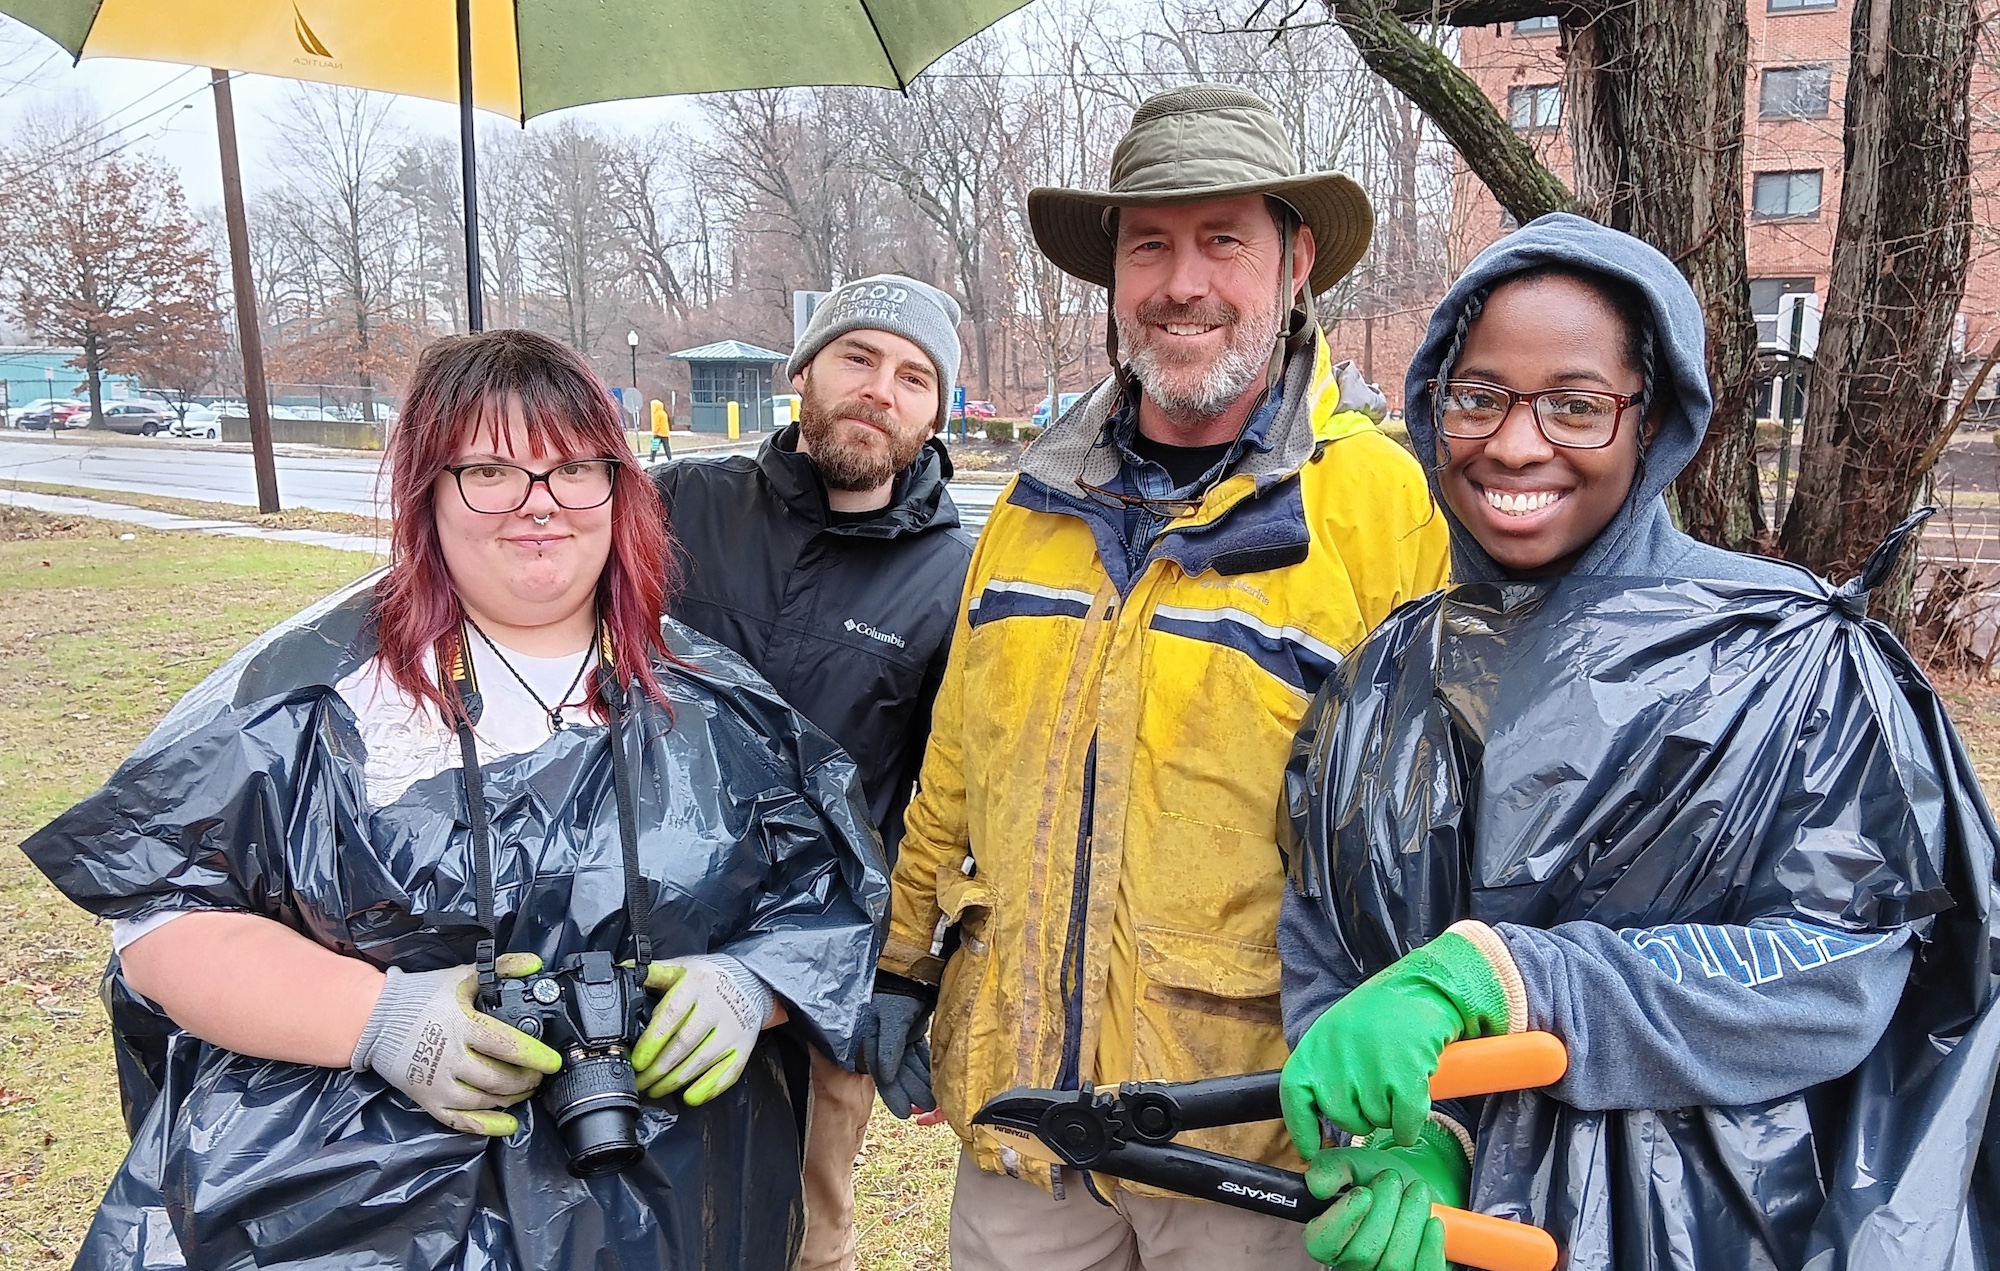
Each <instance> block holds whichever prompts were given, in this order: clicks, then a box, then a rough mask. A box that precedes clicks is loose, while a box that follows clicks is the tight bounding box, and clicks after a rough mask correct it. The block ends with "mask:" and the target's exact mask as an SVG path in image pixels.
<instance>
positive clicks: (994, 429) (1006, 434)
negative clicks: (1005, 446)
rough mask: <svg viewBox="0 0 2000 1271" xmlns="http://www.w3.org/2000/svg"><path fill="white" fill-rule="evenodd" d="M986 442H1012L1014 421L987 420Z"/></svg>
mask: <svg viewBox="0 0 2000 1271" xmlns="http://www.w3.org/2000/svg"><path fill="white" fill-rule="evenodd" d="M986 440H988V441H1012V440H1014V421H1013V420H1011V419H989V420H987V421H986Z"/></svg>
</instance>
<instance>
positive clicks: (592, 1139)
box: [543, 1050, 645, 1178]
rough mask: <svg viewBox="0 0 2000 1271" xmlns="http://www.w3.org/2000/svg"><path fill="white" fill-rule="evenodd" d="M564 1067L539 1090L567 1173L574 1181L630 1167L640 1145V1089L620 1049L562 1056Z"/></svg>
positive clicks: (628, 1062) (641, 1150) (635, 1159)
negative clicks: (559, 1138) (557, 1136)
mask: <svg viewBox="0 0 2000 1271" xmlns="http://www.w3.org/2000/svg"><path fill="white" fill-rule="evenodd" d="M563 1060H564V1062H563V1069H562V1071H561V1072H559V1073H557V1074H556V1075H555V1076H553V1077H551V1078H550V1079H549V1083H548V1085H546V1086H544V1087H543V1091H544V1094H543V1099H544V1101H545V1102H546V1103H547V1105H548V1109H549V1111H550V1113H551V1114H553V1115H554V1116H555V1119H556V1128H557V1129H558V1130H560V1131H561V1133H562V1141H563V1149H564V1150H565V1151H567V1152H568V1153H569V1172H570V1173H572V1174H574V1175H576V1177H578V1178H595V1177H597V1176H598V1175H600V1174H615V1173H617V1172H618V1171H619V1170H622V1169H624V1168H626V1167H627V1166H629V1165H631V1164H633V1163H634V1162H635V1161H637V1160H638V1159H639V1158H640V1157H641V1156H642V1155H644V1154H645V1149H643V1148H641V1147H640V1146H639V1136H638V1132H637V1131H638V1124H639V1087H638V1084H637V1082H636V1081H635V1080H634V1077H633V1073H632V1064H631V1061H630V1060H628V1059H627V1058H626V1057H625V1052H624V1051H623V1050H613V1051H610V1052H608V1053H607V1052H602V1051H600V1052H597V1053H591V1054H584V1055H578V1054H577V1053H575V1052H574V1051H572V1052H571V1053H570V1054H568V1055H565V1056H564V1057H563Z"/></svg>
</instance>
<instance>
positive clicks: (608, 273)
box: [527, 119, 625, 354]
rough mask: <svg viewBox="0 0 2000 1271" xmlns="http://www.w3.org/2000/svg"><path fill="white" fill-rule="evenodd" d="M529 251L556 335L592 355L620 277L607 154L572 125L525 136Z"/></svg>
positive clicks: (621, 262)
mask: <svg viewBox="0 0 2000 1271" xmlns="http://www.w3.org/2000/svg"><path fill="white" fill-rule="evenodd" d="M527 156H528V160H529V166H528V174H529V189H530V190H532V192H533V202H532V203H531V204H530V206H529V211H528V224H529V225H530V226H531V227H532V228H533V231H534V237H533V239H532V241H531V245H530V247H529V252H528V255H529V259H530V260H531V261H532V262H533V266H534V270H535V276H536V279H537V281H538V282H539V283H540V286H541V290H542V292H543V294H544V295H546V296H548V297H549V300H550V302H551V307H552V309H553V310H554V316H555V318H556V322H557V330H558V332H559V333H560V334H561V335H562V337H563V338H564V339H565V340H568V341H569V343H570V345H571V347H573V348H575V349H577V350H578V351H579V352H582V353H585V354H588V353H590V352H592V351H593V350H595V349H596V347H597V342H598V340H599V338H600V337H601V336H603V334H604V332H605V329H606V328H605V323H606V321H607V320H608V319H609V318H610V316H611V315H610V308H611V306H610V304H609V303H608V298H609V297H608V293H609V292H610V290H611V287H612V285H613V284H614V283H615V282H616V281H617V279H618V278H619V277H620V276H621V275H623V273H624V272H625V267H624V260H623V246H622V244H621V242H620V238H619V235H618V232H617V229H616V227H615V225H614V214H613V211H612V190H611V172H610V160H611V154H610V148H609V146H607V145H606V143H605V141H604V139H603V138H602V137H600V136H599V135H598V134H597V133H595V132H593V131H592V130H590V129H588V128H585V127H583V126H582V125H580V124H578V123H577V122H576V121H574V120H569V119H565V120H563V121H562V122H561V123H560V124H558V125H557V126H556V127H555V128H553V129H550V130H549V131H547V132H542V133H530V134H529V135H528V144H527Z"/></svg>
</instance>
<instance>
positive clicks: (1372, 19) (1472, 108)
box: [1325, 0, 1571, 225]
mask: <svg viewBox="0 0 2000 1271" xmlns="http://www.w3.org/2000/svg"><path fill="white" fill-rule="evenodd" d="M1325 4H1326V7H1327V11H1328V12H1330V13H1331V14H1332V15H1333V18H1334V20H1335V21H1336V22H1338V23H1339V24H1340V27H1341V29H1342V30H1344V31H1346V32H1347V36H1348V38H1349V39H1351V40H1353V41H1354V47H1355V49H1356V51H1358V52H1359V53H1360V54H1361V60H1362V61H1364V62H1366V63H1367V64H1368V69H1369V70H1371V71H1374V72H1375V73H1376V74H1377V75H1380V76H1381V77H1382V78H1383V79H1385V80H1387V81H1389V83H1390V84H1391V85H1393V86H1394V87H1395V88H1396V89H1398V90H1399V91H1401V92H1402V93H1403V95H1404V96H1406V97H1408V98H1409V99H1410V100H1411V101H1413V102H1415V103H1416V104H1417V106H1418V108H1419V109H1421V110H1422V111H1423V112H1424V114H1425V115H1427V116H1429V117H1430V121H1431V122H1432V123H1433V124H1436V125H1437V127H1438V130H1439V131H1440V132H1442V133H1444V135H1445V137H1446V138H1447V139H1448V140H1449V141H1450V142H1451V144H1452V146H1453V148H1455V149H1456V150H1457V151H1458V153H1459V157H1460V158H1462V159H1464V160H1465V163H1466V166H1467V167H1469V168H1471V169H1472V171H1473V174H1474V175H1475V176H1477V177H1478V178H1479V179H1480V180H1481V181H1483V182H1485V183H1486V188H1487V189H1489V190H1491V191H1492V192H1493V197H1494V198H1496V199H1498V200H1500V206H1502V207H1504V208H1506V209H1507V210H1508V212H1510V213H1512V214H1513V216H1514V219H1516V220H1518V221H1520V222H1521V223H1522V224H1523V225H1525V224H1527V223H1528V222H1529V221H1532V220H1534V219H1535V218H1536V217H1537V216H1541V215H1543V214H1544V213H1547V212H1566V211H1568V210H1569V209H1570V203H1571V199H1570V193H1569V191H1568V190H1567V189H1566V188H1564V186H1563V183H1562V180H1561V178H1559V177H1557V176H1556V174H1555V173H1553V172H1551V171H1549V170H1548V168H1547V167H1545V166H1543V164H1542V161H1541V160H1540V159H1539V158H1537V157H1536V155H1535V150H1534V147H1533V146H1530V145H1529V144H1528V142H1527V140H1526V139H1525V138H1523V137H1522V136H1521V135H1520V134H1519V133H1517V132H1515V131H1514V130H1513V129H1512V128H1510V127H1508V126H1507V121H1506V120H1505V119H1503V118H1501V116H1500V112H1499V111H1498V110H1497V109H1495V108H1494V105H1493V103H1492V102H1491V101H1490V100H1488V99H1487V96H1486V94H1485V93H1484V92H1483V91H1482V90H1481V89H1480V87H1479V85H1478V84H1477V83H1476V82H1475V81H1474V80H1473V78H1472V77H1471V76H1470V75H1467V74H1466V73H1465V72H1464V71H1462V70H1460V69H1459V68H1458V67H1457V66H1456V65H1455V64H1454V63H1453V62H1452V60H1451V59H1450V58H1448V57H1446V56H1445V55H1444V51H1443V50H1442V49H1440V48H1438V47H1437V46H1436V45H1434V44H1432V43H1430V42H1429V41H1427V40H1423V39H1420V38H1418V36H1417V35H1416V33H1415V32H1413V31H1411V30H1410V28H1409V27H1408V26H1406V25H1405V24H1404V21H1403V19H1402V18H1399V17H1397V16H1396V14H1395V12H1394V10H1393V8H1392V7H1391V6H1390V5H1389V4H1388V3H1386V0H1325ZM1453 20H1455V19H1453Z"/></svg>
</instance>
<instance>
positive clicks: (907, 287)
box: [785, 274, 959, 429]
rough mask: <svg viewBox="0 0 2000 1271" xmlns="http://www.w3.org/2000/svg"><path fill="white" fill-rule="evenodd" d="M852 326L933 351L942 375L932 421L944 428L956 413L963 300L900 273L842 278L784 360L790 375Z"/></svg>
mask: <svg viewBox="0 0 2000 1271" xmlns="http://www.w3.org/2000/svg"><path fill="white" fill-rule="evenodd" d="M849 331H887V332H889V333H890V334H891V335H900V336H902V337H903V338H904V339H906V340H908V341H909V342H910V343H912V344H914V345H916V346H917V347H918V348H920V349H922V350H923V351H924V352H925V353H926V354H928V355H929V357H930V359H931V366H932V367H933V368H935V369H936V371H937V376H938V414H937V419H936V420H935V421H933V422H932V425H931V426H932V427H933V428H938V429H942V428H943V427H944V421H945V420H946V419H947V418H948V417H949V416H950V414H951V390H952V386H953V385H955V384H957V383H958V357H959V352H958V301H956V300H953V299H952V298H951V297H950V296H948V295H946V294H945V293H944V292H942V291H939V290H938V289H937V288H936V287H933V286H931V285H930V284H929V283H927V282H918V281H917V280H916V279H914V278H905V277H903V276H902V275H901V274H871V275H869V276H868V277H866V278H856V279H855V280H854V281H853V282H850V283H843V284H842V285H841V286H840V287H839V288H838V289H837V290H835V291H834V292H833V294H832V295H830V296H828V297H827V298H826V299H824V300H822V301H820V302H819V308H817V309H815V310H813V316H812V321H811V322H808V323H807V324H806V333H805V335H804V336H803V337H802V338H801V339H800V340H799V347H797V348H796V349H793V350H792V358H791V361H789V362H787V363H785V375H786V376H787V377H788V378H789V377H792V376H796V375H798V374H799V372H801V371H803V370H805V369H806V364H807V363H808V362H811V361H812V360H813V359H814V358H815V357H818V356H819V351H820V350H821V349H823V348H825V347H826V346H827V345H829V344H831V343H833V342H834V341H835V340H836V339H838V338H840V337H841V336H843V335H846V334H847V333H848V332H849Z"/></svg>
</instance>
